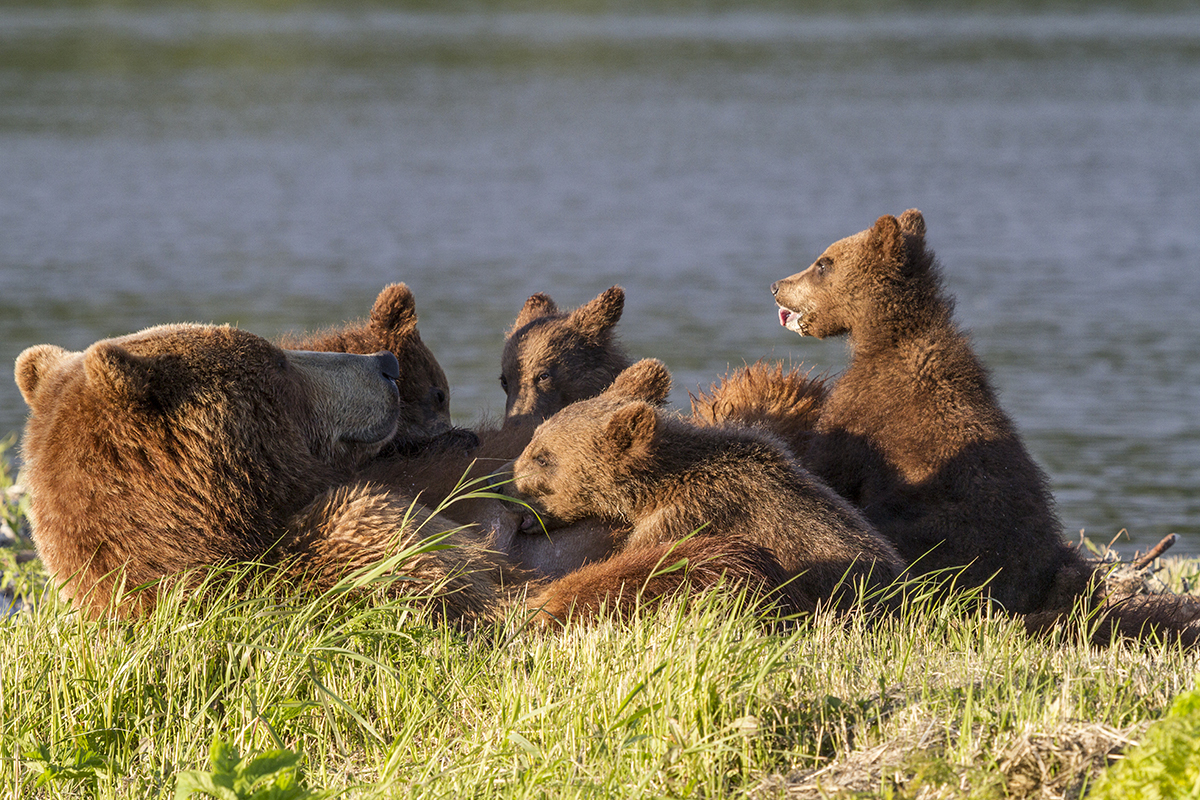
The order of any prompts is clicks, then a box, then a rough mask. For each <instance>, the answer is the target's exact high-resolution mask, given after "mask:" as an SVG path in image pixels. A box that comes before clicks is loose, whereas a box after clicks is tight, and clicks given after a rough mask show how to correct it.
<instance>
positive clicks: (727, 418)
mask: <svg viewBox="0 0 1200 800" xmlns="http://www.w3.org/2000/svg"><path fill="white" fill-rule="evenodd" d="M827 393H828V389H827V388H826V385H825V380H824V379H822V378H811V377H809V373H805V372H801V371H800V370H799V369H796V368H793V369H789V370H787V371H786V372H785V371H784V368H783V365H782V364H768V363H766V362H764V361H756V362H754V363H753V364H748V365H746V366H744V367H741V368H739V369H736V370H734V371H733V372H731V373H729V374H727V375H725V376H724V377H723V378H721V379H719V380H718V381H717V382H716V383H713V384H712V386H711V387H710V388H709V389H708V391H707V392H705V391H701V392H700V393H699V394H695V395H690V399H691V403H692V416H691V419H692V421H693V422H695V423H696V424H697V425H708V426H718V427H719V426H724V425H730V424H735V423H736V424H742V425H750V426H753V427H759V428H763V429H765V430H768V431H770V432H771V433H773V434H775V435H776V436H778V437H779V438H780V439H782V440H783V442H784V443H785V444H786V445H787V446H788V447H789V448H791V450H792V452H793V453H803V452H804V451H805V450H807V449H808V445H809V443H810V441H811V440H812V437H813V431H814V429H815V428H816V425H817V419H818V418H819V417H820V414H821V404H822V403H823V402H824V401H825V395H826V394H827Z"/></svg>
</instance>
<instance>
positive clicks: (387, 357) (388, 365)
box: [372, 350, 400, 381]
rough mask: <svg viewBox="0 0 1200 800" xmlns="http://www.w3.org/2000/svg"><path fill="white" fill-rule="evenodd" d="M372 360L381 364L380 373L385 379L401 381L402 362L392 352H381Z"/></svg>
mask: <svg viewBox="0 0 1200 800" xmlns="http://www.w3.org/2000/svg"><path fill="white" fill-rule="evenodd" d="M372 358H374V359H375V361H376V362H377V363H378V364H379V371H380V373H382V374H383V377H385V378H388V379H389V380H393V381H398V380H400V362H399V361H397V360H396V356H395V355H393V354H392V353H391V352H390V351H388V350H380V351H379V352H378V353H376V354H375V355H373V356H372Z"/></svg>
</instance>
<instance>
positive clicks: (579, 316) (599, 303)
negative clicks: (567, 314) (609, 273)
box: [571, 286, 625, 336]
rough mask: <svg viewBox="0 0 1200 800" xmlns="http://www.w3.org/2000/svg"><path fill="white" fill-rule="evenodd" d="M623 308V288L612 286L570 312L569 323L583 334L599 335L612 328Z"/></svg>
mask: <svg viewBox="0 0 1200 800" xmlns="http://www.w3.org/2000/svg"><path fill="white" fill-rule="evenodd" d="M624 310H625V290H624V289H622V288H621V287H620V286H613V287H611V288H609V289H606V290H605V291H603V292H601V293H600V295H599V296H597V297H595V298H594V299H592V300H589V301H588V302H587V303H584V304H583V305H581V306H580V307H579V308H577V309H575V310H574V311H573V312H571V324H573V325H574V326H575V327H576V328H578V329H579V331H580V332H581V333H583V334H584V335H585V336H600V335H602V334H605V333H608V332H609V331H610V330H612V328H613V326H615V325H616V324H617V323H618V322H619V321H620V320H621V312H622V311H624Z"/></svg>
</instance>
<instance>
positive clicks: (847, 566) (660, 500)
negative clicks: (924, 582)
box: [513, 360, 904, 611]
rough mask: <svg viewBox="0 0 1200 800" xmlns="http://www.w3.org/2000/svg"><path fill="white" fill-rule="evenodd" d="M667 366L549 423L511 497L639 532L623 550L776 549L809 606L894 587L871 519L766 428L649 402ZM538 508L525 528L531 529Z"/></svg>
mask: <svg viewBox="0 0 1200 800" xmlns="http://www.w3.org/2000/svg"><path fill="white" fill-rule="evenodd" d="M669 388H670V376H669V375H668V373H667V371H666V368H665V367H663V366H662V364H661V362H658V361H653V360H645V361H641V362H638V363H637V364H635V365H633V366H632V367H630V368H629V369H627V370H625V371H624V372H623V373H621V375H620V376H619V377H618V378H617V380H616V381H615V382H614V383H613V385H612V386H611V387H609V389H608V390H606V391H605V392H604V393H603V394H601V395H600V396H598V397H596V398H593V399H590V400H584V401H580V402H577V403H574V404H572V405H569V406H567V407H566V408H564V409H563V410H561V411H559V412H558V413H557V414H555V415H554V416H553V417H552V418H550V419H549V420H547V421H546V422H544V423H542V425H541V426H539V427H538V429H537V432H536V433H535V434H534V436H533V439H532V441H531V442H530V443H529V446H528V447H526V448H525V450H524V452H523V453H522V454H521V456H520V458H518V459H517V461H516V464H515V465H514V469H513V488H514V489H515V490H516V495H515V496H517V497H519V498H520V499H521V500H523V501H524V502H526V503H528V504H529V506H530V507H531V508H532V509H533V511H534V512H535V514H536V518H537V519H538V520H540V523H541V524H544V525H545V527H546V528H547V529H553V528H556V527H559V526H562V525H567V524H571V523H573V522H577V521H578V520H581V519H585V518H589V517H598V518H600V519H604V520H612V521H614V522H617V523H624V524H627V525H629V526H630V527H631V528H632V532H631V534H630V535H629V537H628V540H627V541H626V543H625V545H624V547H625V550H626V551H632V550H637V549H639V548H643V547H654V546H658V545H662V544H666V543H671V542H677V541H680V540H682V539H684V538H686V537H688V536H690V535H691V534H693V532H696V531H699V534H698V536H697V538H698V539H701V540H702V541H704V540H708V539H710V538H714V537H715V538H716V539H717V540H718V541H723V540H741V541H745V542H749V543H751V544H753V545H755V546H757V547H761V548H764V549H765V550H767V551H769V552H770V553H771V554H772V555H773V556H774V559H775V560H776V561H777V562H778V564H779V565H780V566H781V567H782V569H783V571H784V572H785V573H786V574H787V575H789V576H795V577H794V579H793V580H792V582H791V585H790V587H789V593H790V595H791V596H792V597H794V598H796V599H797V602H798V604H799V605H800V606H801V607H802V608H804V609H805V610H810V611H811V610H815V609H816V608H817V606H818V605H820V604H826V603H830V602H832V603H834V604H836V605H841V604H842V603H844V602H845V601H846V600H847V599H848V597H850V596H851V595H852V594H853V591H854V589H853V584H854V583H856V582H858V581H860V580H861V581H865V582H866V584H867V585H868V586H870V587H872V588H878V587H880V586H882V585H886V584H887V583H890V582H891V581H892V580H893V579H894V578H896V577H897V576H898V575H899V574H900V572H901V571H902V570H903V569H904V565H903V562H902V561H901V559H900V557H899V556H898V555H897V554H896V552H895V551H894V550H893V549H892V547H891V545H889V544H888V543H887V542H886V541H884V540H883V539H882V538H881V537H879V536H878V535H876V534H875V532H874V531H873V530H872V529H871V527H870V525H869V524H868V523H867V522H866V520H865V519H864V518H863V517H862V516H861V515H860V514H859V513H858V511H856V510H855V509H854V508H852V507H851V506H850V504H849V503H847V502H846V501H845V500H843V499H842V498H840V497H838V496H837V495H836V494H835V493H834V492H833V491H831V490H830V489H829V488H828V487H827V486H825V485H824V484H823V483H821V482H820V481H819V480H817V479H816V478H815V477H813V476H812V475H811V474H809V473H808V472H807V471H806V470H804V469H803V468H802V467H800V466H799V464H798V463H797V462H796V461H795V460H794V459H793V458H792V457H791V455H790V453H788V452H787V450H786V448H785V447H784V446H782V445H781V444H780V443H779V441H778V440H777V439H775V438H773V437H771V436H770V435H769V434H767V433H765V432H762V431H757V430H753V429H750V428H746V427H739V428H717V427H700V426H696V425H692V424H689V423H688V422H687V421H685V420H683V419H682V418H679V417H677V416H674V415H670V414H668V413H666V412H664V411H662V410H661V409H660V408H658V407H657V406H656V405H654V403H656V402H659V401H661V399H662V398H664V397H665V396H666V393H667V392H668V391H669ZM534 524H535V523H534V516H533V515H531V516H530V519H529V521H528V522H527V523H526V525H527V526H529V527H532V526H533V525H534Z"/></svg>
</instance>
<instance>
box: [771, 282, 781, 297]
mask: <svg viewBox="0 0 1200 800" xmlns="http://www.w3.org/2000/svg"><path fill="white" fill-rule="evenodd" d="M777 294H779V281H775V282H774V283H772V284H771V295H772V296H774V295H777Z"/></svg>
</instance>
